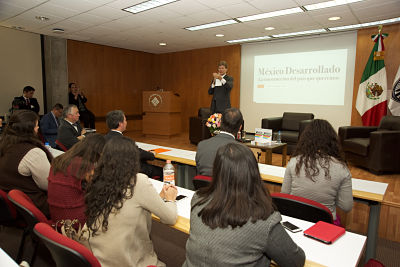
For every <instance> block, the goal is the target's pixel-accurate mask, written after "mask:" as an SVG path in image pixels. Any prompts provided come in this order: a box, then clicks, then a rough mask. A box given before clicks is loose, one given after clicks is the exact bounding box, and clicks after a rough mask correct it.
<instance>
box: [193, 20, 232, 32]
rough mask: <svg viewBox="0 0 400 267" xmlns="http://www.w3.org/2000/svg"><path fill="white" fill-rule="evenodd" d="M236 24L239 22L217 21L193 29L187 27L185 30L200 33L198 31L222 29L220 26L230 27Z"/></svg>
mask: <svg viewBox="0 0 400 267" xmlns="http://www.w3.org/2000/svg"><path fill="white" fill-rule="evenodd" d="M235 23H238V22H237V21H236V20H233V19H228V20H223V21H217V22H212V23H207V24H202V25H198V26H193V27H187V28H185V29H186V30H188V31H198V30H204V29H209V28H215V27H220V26H225V25H230V24H235Z"/></svg>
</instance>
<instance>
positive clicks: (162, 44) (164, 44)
mask: <svg viewBox="0 0 400 267" xmlns="http://www.w3.org/2000/svg"><path fill="white" fill-rule="evenodd" d="M159 45H161V46H166V45H167V43H159Z"/></svg>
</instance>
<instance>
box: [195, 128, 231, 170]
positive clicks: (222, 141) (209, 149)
mask: <svg viewBox="0 0 400 267" xmlns="http://www.w3.org/2000/svg"><path fill="white" fill-rule="evenodd" d="M234 142H236V140H235V139H234V138H233V137H232V136H230V135H228V134H225V133H220V134H218V135H216V136H214V137H211V138H209V139H206V140H203V141H201V142H200V143H199V144H198V145H197V153H196V168H197V174H200V175H206V176H212V168H213V164H214V159H215V155H216V154H217V150H218V148H220V147H221V146H223V145H226V144H229V143H234Z"/></svg>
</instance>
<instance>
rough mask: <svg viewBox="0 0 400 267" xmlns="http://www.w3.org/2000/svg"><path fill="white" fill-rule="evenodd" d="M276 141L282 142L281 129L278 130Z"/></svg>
mask: <svg viewBox="0 0 400 267" xmlns="http://www.w3.org/2000/svg"><path fill="white" fill-rule="evenodd" d="M276 142H277V143H280V142H281V131H278V135H277V136H276Z"/></svg>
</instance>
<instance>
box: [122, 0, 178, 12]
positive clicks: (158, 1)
mask: <svg viewBox="0 0 400 267" xmlns="http://www.w3.org/2000/svg"><path fill="white" fill-rule="evenodd" d="M176 1H179V0H149V1H146V2H142V3H139V4H136V5H134V6H130V7H126V8H123V9H122V10H124V11H128V12H130V13H133V14H137V13H139V12H142V11H145V10H149V9H152V8H156V7H159V6H163V5H166V4H170V3H173V2H176Z"/></svg>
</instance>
